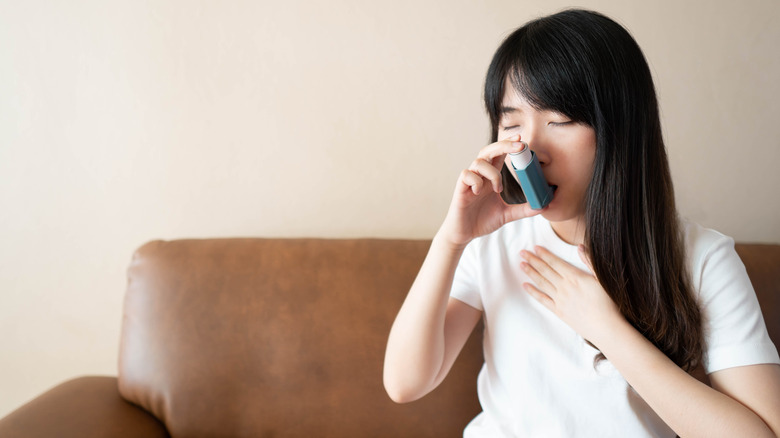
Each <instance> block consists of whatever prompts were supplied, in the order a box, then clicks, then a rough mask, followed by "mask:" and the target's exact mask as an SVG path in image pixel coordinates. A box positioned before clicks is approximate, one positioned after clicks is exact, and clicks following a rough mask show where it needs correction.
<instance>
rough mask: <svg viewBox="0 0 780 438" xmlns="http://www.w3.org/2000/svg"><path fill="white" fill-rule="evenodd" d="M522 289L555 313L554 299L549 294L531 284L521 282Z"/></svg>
mask: <svg viewBox="0 0 780 438" xmlns="http://www.w3.org/2000/svg"><path fill="white" fill-rule="evenodd" d="M523 289H525V291H526V292H528V295H531V296H532V297H533V298H534V299H535V300H536V301H538V302H539V303H541V304H542V305H543V306H544V307H546V308H548V309H549V310H550V311H551V312H553V313H555V300H553V299H552V298H550V296H549V295H547V294H546V293H544V292H542V291H540V290H539V289H537V288H536V287H535V286H534V285H533V284H530V283H523Z"/></svg>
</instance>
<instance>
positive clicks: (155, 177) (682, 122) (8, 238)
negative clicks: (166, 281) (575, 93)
mask: <svg viewBox="0 0 780 438" xmlns="http://www.w3.org/2000/svg"><path fill="white" fill-rule="evenodd" d="M568 5H569V4H566V3H563V2H560V1H549V0H544V1H542V0H534V1H517V0H513V1H498V0H496V1H486V2H473V1H468V2H467V1H436V2H433V1H427V2H420V1H417V0H415V1H411V0H402V1H395V2H367V1H357V0H329V1H327V2H325V1H313V0H308V1H306V0H298V1H284V2H270V1H266V2H255V1H231V2H217V1H202V0H198V1H184V0H170V1H154V2H139V1H134V0H126V1H113V2H105V1H97V0H94V1H89V0H74V1H67V2H64V1H24V2H18V1H12V0H0V242H2V244H1V245H0V416H3V415H5V414H6V413H8V412H10V410H12V409H14V408H15V407H17V406H19V405H20V404H22V403H23V402H25V401H26V400H28V399H30V398H32V397H33V396H35V395H36V394H39V393H40V392H41V391H43V390H45V389H47V388H48V387H50V386H52V385H55V384H57V383H59V382H60V381H62V380H64V379H67V378H70V377H73V376H77V375H83V374H115V373H116V360H117V357H116V356H117V349H118V336H119V328H120V319H121V304H122V295H123V292H124V287H125V268H126V266H127V264H128V262H129V260H130V256H131V254H132V252H133V250H134V249H135V248H137V247H138V246H140V245H141V244H143V243H144V242H146V241H148V240H151V239H158V238H164V239H174V238H181V237H215V236H323V237H355V236H374V237H406V238H429V237H431V236H432V235H433V234H434V232H435V231H436V229H437V226H438V224H439V222H440V221H441V220H442V218H443V216H444V214H445V212H446V208H447V205H448V203H449V196H450V194H451V192H452V188H453V184H454V182H455V179H456V177H457V174H458V172H459V171H460V169H461V168H462V167H464V166H466V165H467V164H468V163H469V162H470V161H471V159H472V158H473V156H474V155H475V153H476V151H477V150H478V149H479V148H480V147H482V146H483V145H484V144H485V143H486V140H487V138H488V136H487V126H488V125H487V119H486V117H485V116H484V115H483V112H482V107H481V86H482V81H483V75H484V73H485V70H486V68H487V64H488V62H489V59H490V57H491V55H492V52H493V50H495V48H496V47H497V45H498V43H499V41H500V40H501V39H502V37H504V36H505V35H506V34H507V33H508V32H510V31H511V30H512V29H513V28H514V27H516V26H518V25H520V24H522V23H523V22H525V21H527V20H528V19H530V18H533V17H535V16H537V15H540V14H546V13H550V12H554V11H557V10H559V9H560V8H562V7H565V6H568ZM582 5H584V6H587V7H590V8H594V9H597V10H600V11H603V12H605V13H607V14H608V15H610V16H612V17H614V18H616V19H617V20H618V21H620V22H621V23H623V24H624V25H625V26H627V27H628V28H629V30H630V31H631V32H632V33H633V35H634V36H635V37H636V38H637V40H638V42H639V44H640V45H641V46H642V47H643V48H644V50H645V54H646V56H647V58H648V60H649V62H650V64H651V67H652V70H653V74H654V75H655V78H656V84H657V86H658V91H659V97H660V102H661V109H662V116H663V123H664V132H665V135H666V141H667V145H668V148H669V153H670V157H671V162H672V170H673V173H674V178H675V182H676V189H677V194H678V203H679V208H680V210H681V211H682V213H683V214H684V215H686V216H688V217H690V218H692V219H694V220H696V221H699V222H701V223H702V224H704V225H707V226H710V227H714V228H716V229H718V230H720V231H722V232H724V233H726V234H729V235H731V236H733V237H735V238H736V239H737V240H741V241H762V242H778V243H780V224H779V222H778V216H780V202H778V194H777V192H778V189H777V188H778V187H780V172H778V171H777V170H776V169H777V167H778V165H780V135H778V133H777V126H778V124H779V123H780V83H779V82H778V78H780V56H778V46H780V26H778V25H777V23H778V22H780V3H778V2H777V1H776V0H765V1H759V0H747V1H741V2H733V1H700V2H685V1H680V0H663V1H652V2H648V1H641V2H640V1H637V2H626V1H624V0H603V1H590V2H584V3H582ZM730 173H731V174H732V176H731V177H729V176H728V175H729V174H730Z"/></svg>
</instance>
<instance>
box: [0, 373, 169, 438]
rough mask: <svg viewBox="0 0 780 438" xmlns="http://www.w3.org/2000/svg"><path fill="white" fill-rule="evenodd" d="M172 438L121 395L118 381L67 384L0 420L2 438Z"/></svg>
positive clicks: (82, 380)
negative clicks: (54, 437)
mask: <svg viewBox="0 0 780 438" xmlns="http://www.w3.org/2000/svg"><path fill="white" fill-rule="evenodd" d="M53 436H56V437H61V438H71V437H73V438H75V437H82V438H91V437H108V436H110V437H117V438H125V437H127V438H129V437H169V435H168V432H167V431H166V429H165V426H164V425H163V424H162V423H161V422H160V421H159V420H157V419H156V418H155V417H153V416H152V415H151V414H150V413H148V412H146V411H145V410H143V409H141V408H140V407H138V406H136V405H133V404H131V403H129V402H127V401H125V399H123V398H122V397H121V396H120V395H119V389H118V387H117V378H116V377H98V376H88V377H80V378H76V379H73V380H68V381H66V382H64V383H61V384H59V385H58V386H55V387H54V388H52V389H50V390H49V391H47V392H45V393H43V394H41V395H40V396H38V397H36V398H35V399H33V400H32V401H30V402H29V403H27V404H25V405H23V406H22V407H20V408H18V409H17V410H15V411H13V412H11V413H10V414H8V415H7V416H6V417H5V418H2V419H0V437H3V438H16V437H19V438H21V437H25V438H36V437H53Z"/></svg>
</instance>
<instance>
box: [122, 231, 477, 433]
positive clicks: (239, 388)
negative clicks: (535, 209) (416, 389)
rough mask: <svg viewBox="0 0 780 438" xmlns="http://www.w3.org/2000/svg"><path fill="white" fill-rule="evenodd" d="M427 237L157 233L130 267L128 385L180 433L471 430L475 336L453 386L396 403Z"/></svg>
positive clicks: (125, 390) (125, 345)
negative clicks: (390, 354) (395, 386)
mask: <svg viewBox="0 0 780 438" xmlns="http://www.w3.org/2000/svg"><path fill="white" fill-rule="evenodd" d="M429 245H430V242H428V241H402V240H372V239H365V240H319V239H301V240H290V239H278V240H274V239H206V240H179V241H154V242H150V243H148V244H146V245H144V246H143V247H141V248H140V249H139V250H138V251H137V252H136V254H135V255H134V257H133V260H132V263H131V265H130V268H129V270H128V276H129V284H128V289H127V294H126V298H125V309H124V321H123V328H122V340H121V348H120V360H119V386H120V392H121V394H122V395H123V396H124V397H125V398H126V399H127V400H129V401H131V402H133V403H136V404H138V405H140V406H142V407H143V408H145V409H146V410H148V411H150V412H151V413H152V414H154V415H155V416H156V417H157V418H159V419H160V420H162V421H163V422H164V423H165V424H166V427H167V428H168V430H169V432H170V433H171V435H172V436H174V437H213V436H230V437H266V436H267V437H271V436H273V437H315V436H316V437H329V436H333V437H382V436H388V437H391V436H392V437H400V436H405V437H406V436H409V437H411V436H431V437H433V436H436V437H440V436H460V435H461V434H462V431H463V428H464V427H465V425H466V423H467V422H468V421H469V420H470V419H471V418H473V417H474V416H475V415H476V414H477V413H478V412H479V411H480V407H479V402H478V400H477V396H476V376H477V373H478V371H479V367H480V366H481V361H482V359H481V358H482V353H481V346H480V341H479V333H476V332H475V335H474V336H472V339H471V340H470V342H469V344H468V345H467V346H466V351H464V354H463V355H462V357H461V359H460V360H459V362H458V364H456V366H455V367H454V368H453V370H452V374H451V375H450V377H449V378H448V379H447V381H446V382H445V383H444V384H443V385H442V386H441V387H440V388H437V389H436V390H435V391H434V392H433V393H432V394H430V395H429V396H427V397H425V398H423V399H422V400H420V401H418V402H414V403H411V404H408V405H397V404H395V403H393V402H392V401H390V399H389V398H388V397H387V395H386V394H385V392H384V389H383V387H382V363H383V359H384V349H385V345H386V342H387V335H388V333H389V330H390V326H391V324H392V321H393V319H394V318H395V315H396V313H397V312H398V309H399V308H400V306H401V303H402V301H403V299H404V297H405V295H406V292H407V291H408V289H409V287H410V286H411V284H412V281H413V280H414V277H415V276H416V274H417V271H418V270H419V267H420V265H421V264H422V261H423V258H424V257H425V254H426V252H427V249H428V247H429Z"/></svg>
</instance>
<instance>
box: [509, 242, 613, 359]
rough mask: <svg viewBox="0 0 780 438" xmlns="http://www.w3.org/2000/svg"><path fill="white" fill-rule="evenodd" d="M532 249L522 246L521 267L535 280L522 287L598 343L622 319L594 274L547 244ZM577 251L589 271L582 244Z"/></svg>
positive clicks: (591, 340)
mask: <svg viewBox="0 0 780 438" xmlns="http://www.w3.org/2000/svg"><path fill="white" fill-rule="evenodd" d="M535 252H536V253H535V254H534V253H532V252H529V251H525V250H523V251H521V253H520V256H521V257H522V258H523V259H524V260H525V261H524V262H522V263H521V268H522V269H523V271H525V273H526V274H528V276H529V277H531V279H532V280H533V281H534V283H535V285H534V284H530V283H524V284H523V287H524V288H525V290H526V291H527V292H528V293H529V294H530V295H531V296H532V297H534V298H535V299H536V300H537V301H539V302H540V303H541V304H542V305H544V306H545V307H547V308H548V309H550V310H551V311H552V312H553V313H555V314H556V315H558V317H559V318H561V319H562V320H563V321H564V322H565V323H566V324H568V325H569V326H570V327H571V328H573V329H574V331H576V332H577V333H579V334H580V336H582V337H583V338H585V339H587V340H588V341H590V342H591V343H593V344H594V345H596V346H597V347H598V345H599V342H600V341H601V340H602V339H604V338H603V337H604V336H609V334H610V332H611V328H612V327H616V325H615V324H617V323H620V322H624V321H625V318H624V317H623V315H622V314H621V313H620V310H619V309H618V307H617V305H616V304H615V302H614V301H612V298H611V297H610V296H609V295H608V294H607V291H605V290H604V288H603V287H602V286H601V283H599V281H598V279H596V277H595V276H594V275H592V274H590V273H588V272H585V271H583V270H581V269H579V268H576V267H574V266H572V265H571V264H569V263H567V262H566V261H564V260H563V259H561V258H560V257H558V256H556V255H555V254H553V253H551V252H550V251H548V250H547V249H546V248H543V247H539V246H537V247H536V248H535ZM579 254H580V258H581V259H582V261H583V262H585V264H586V265H587V266H588V268H589V269H590V271H591V272H592V271H593V267H592V265H591V263H590V259H589V258H588V256H587V254H586V253H585V247H584V246H582V245H580V246H579Z"/></svg>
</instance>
